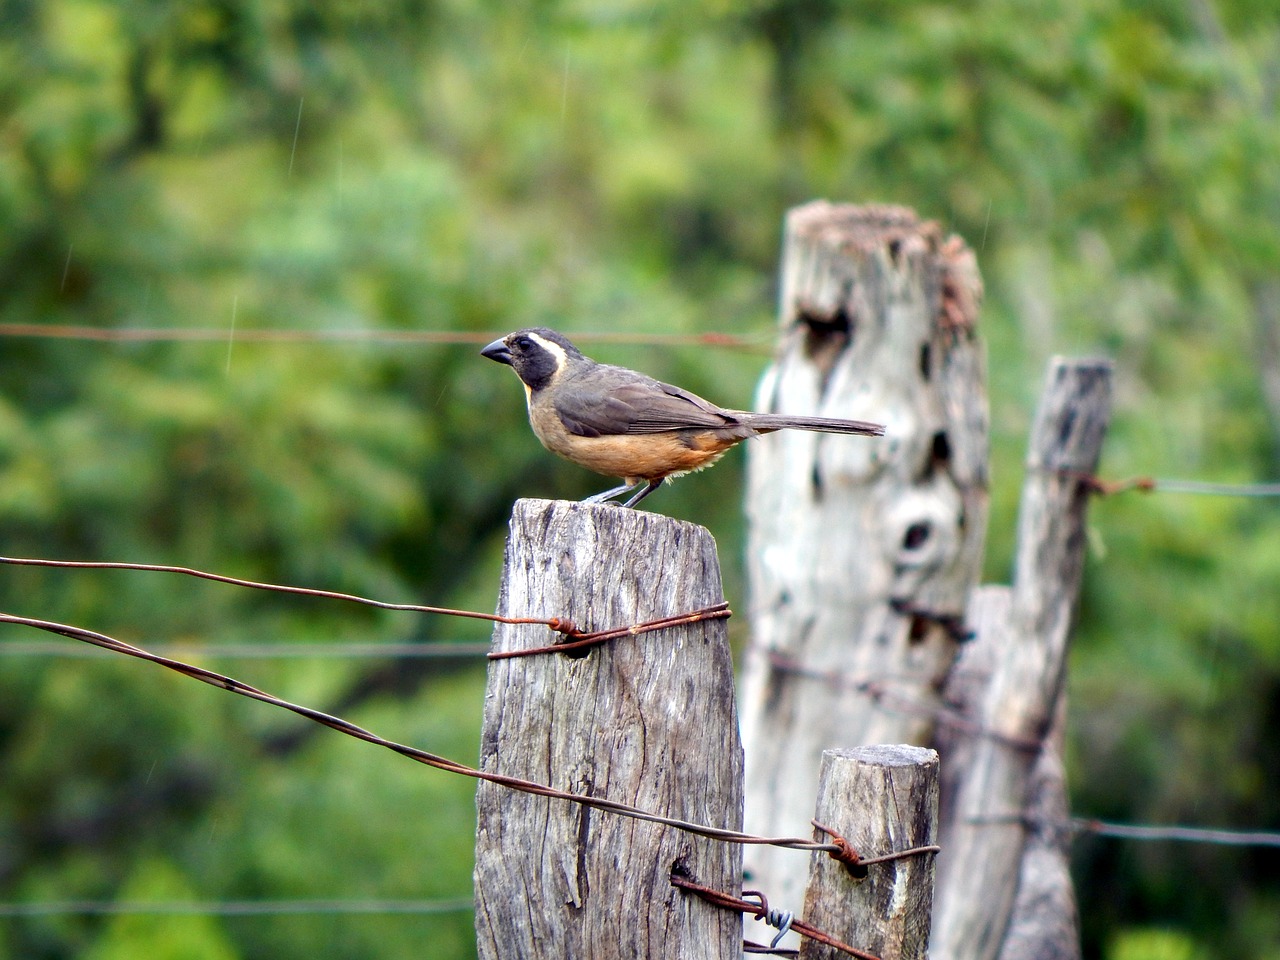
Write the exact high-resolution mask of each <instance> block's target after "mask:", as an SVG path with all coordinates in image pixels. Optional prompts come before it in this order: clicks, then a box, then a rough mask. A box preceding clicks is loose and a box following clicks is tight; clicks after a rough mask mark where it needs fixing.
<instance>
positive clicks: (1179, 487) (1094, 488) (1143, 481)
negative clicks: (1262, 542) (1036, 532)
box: [1067, 471, 1280, 497]
mask: <svg viewBox="0 0 1280 960" xmlns="http://www.w3.org/2000/svg"><path fill="white" fill-rule="evenodd" d="M1067 472H1068V473H1076V475H1077V476H1078V477H1079V478H1080V482H1081V483H1083V484H1084V485H1085V486H1086V487H1088V488H1089V490H1090V492H1092V493H1095V494H1097V495H1098V496H1102V497H1110V496H1114V495H1115V494H1118V493H1128V492H1130V491H1138V492H1139V493H1189V494H1197V495H1201V496H1209V497H1280V483H1217V482H1214V481H1211V480H1172V479H1160V478H1157V477H1145V476H1144V477H1127V478H1125V479H1123V480H1103V479H1102V478H1100V477H1096V476H1094V475H1093V474H1086V473H1077V472H1076V471H1067Z"/></svg>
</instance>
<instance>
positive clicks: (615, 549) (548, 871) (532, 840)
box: [475, 500, 803, 960]
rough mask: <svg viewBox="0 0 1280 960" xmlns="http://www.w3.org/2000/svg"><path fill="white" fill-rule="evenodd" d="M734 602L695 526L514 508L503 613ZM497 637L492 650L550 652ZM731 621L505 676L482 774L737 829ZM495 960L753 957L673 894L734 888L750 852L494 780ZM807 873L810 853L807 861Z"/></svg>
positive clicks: (491, 906)
mask: <svg viewBox="0 0 1280 960" xmlns="http://www.w3.org/2000/svg"><path fill="white" fill-rule="evenodd" d="M720 600H721V583H720V568H719V561H718V559H717V557H716V551H715V542H714V541H713V540H712V538H711V535H710V534H709V533H708V532H707V531H706V530H705V529H703V528H702V527H699V526H695V525H693V524H690V523H685V522H682V521H678V520H672V519H669V518H667V517H662V516H659V515H656V514H652V513H647V512H643V511H638V510H623V509H620V508H618V507H616V506H611V505H593V504H570V503H563V502H551V501H544V500H521V501H519V502H517V504H516V506H515V510H514V513H513V515H512V519H511V536H510V539H509V541H508V543H507V552H506V561H505V570H504V575H503V581H502V593H501V596H500V598H499V601H498V612H499V613H501V614H505V615H510V616H545V617H552V616H557V617H568V618H570V619H572V620H573V621H574V622H575V623H577V624H578V625H579V626H580V627H581V628H583V629H587V630H593V629H604V628H611V627H617V626H627V625H631V624H635V623H640V622H643V621H646V620H653V619H657V618H659V617H663V616H668V615H673V614H679V613H685V612H689V611H693V610H698V609H702V608H705V607H707V606H710V605H712V604H714V603H716V602H718V601H720ZM548 634H549V631H548V630H547V629H546V628H545V627H536V626H502V625H500V626H498V627H497V629H496V630H495V631H494V642H493V645H494V649H495V650H496V651H508V650H514V649H521V648H529V647H535V646H542V645H544V644H547V643H548V642H550V641H551V637H550V636H549V635H548ZM733 694H734V689H733V676H732V664H731V659H730V653H729V648H728V643H727V639H726V629H725V624H724V621H723V620H708V621H703V622H699V623H696V624H690V625H685V626H678V627H671V628H664V629H663V630H661V631H657V632H653V633H646V634H641V635H639V636H631V637H626V638H623V639H620V640H617V641H613V642H611V643H609V644H607V645H605V646H601V647H597V648H594V649H592V650H591V651H590V652H588V653H586V654H585V655H582V656H577V657H571V656H568V655H563V654H550V655H541V656H536V657H524V658H518V659H511V660H498V661H493V662H492V663H491V666H490V670H489V680H488V687H487V690H486V694H485V711H484V733H483V741H482V746H481V766H482V768H483V769H484V770H486V771H490V772H498V773H503V774H508V775H513V776H518V777H522V778H526V779H530V780H534V781H537V782H539V783H543V784H548V785H550V786H553V787H556V788H559V789H563V790H570V791H573V792H576V793H580V794H588V795H591V796H596V797H605V798H609V799H613V800H618V801H622V802H625V803H628V804H632V805H635V806H638V807H641V808H643V809H645V810H649V811H652V812H655V813H658V814H662V815H665V816H671V817H676V818H680V819H686V820H691V821H696V822H699V823H703V824H708V825H711V826H715V827H724V828H729V829H740V828H741V822H742V748H741V745H740V742H739V738H738V727H737V717H736V712H735V704H734V696H733ZM476 805H477V808H478V820H479V823H478V832H477V839H476V868H475V889H476V930H477V942H478V949H479V955H480V957H482V958H499V957H501V958H503V960H510V958H534V957H539V958H555V960H563V958H570V960H573V958H581V960H588V958H590V960H612V958H623V957H636V958H639V957H676V958H690V960H694V958H698V960H701V958H712V960H719V958H729V957H734V958H737V957H740V956H741V953H742V925H741V918H740V917H739V916H738V915H737V914H735V913H731V912H728V911H725V910H722V909H719V908H716V907H713V906H711V905H709V904H707V903H705V902H703V901H702V900H699V899H698V898H696V897H691V896H688V895H687V894H685V893H684V892H682V891H680V890H677V889H675V888H673V887H672V886H671V884H670V882H669V876H670V872H671V868H672V865H673V864H674V863H675V861H676V860H677V859H682V860H683V861H684V863H685V865H686V866H687V868H688V870H689V871H690V872H691V873H692V874H693V875H694V876H695V877H696V878H697V879H698V880H699V881H700V882H702V883H705V884H708V885H711V886H716V887H717V888H719V889H722V890H725V891H727V892H730V893H736V892H737V891H738V890H739V889H740V887H741V848H740V847H738V846H737V845H735V844H729V843H722V842H718V841H712V840H704V839H701V838H698V837H694V836H691V835H689V834H686V833H683V832H680V831H678V830H676V829H674V828H671V827H665V826H660V825H655V824H651V823H645V822H640V821H636V820H631V819H624V818H622V817H620V816H617V815H615V814H611V813H608V812H603V811H593V810H589V809H587V808H585V807H582V806H579V805H577V804H574V803H570V802H566V801H563V800H558V799H550V798H545V797H538V796H531V795H528V794H523V793H516V792H513V791H511V790H509V789H506V788H504V787H499V786H495V785H492V784H488V783H481V784H480V786H479V787H478V789H477V791H476ZM798 859H803V858H798Z"/></svg>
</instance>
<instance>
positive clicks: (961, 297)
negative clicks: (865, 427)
mask: <svg viewBox="0 0 1280 960" xmlns="http://www.w3.org/2000/svg"><path fill="white" fill-rule="evenodd" d="M782 270H783V274H782V297H781V307H780V309H781V317H780V322H781V327H782V344H783V345H782V349H781V351H780V355H779V357H778V359H777V361H776V363H775V364H774V366H773V367H772V368H771V369H770V371H769V372H768V373H767V374H766V376H765V378H764V380H763V382H762V384H761V386H760V389H759V393H758V399H757V404H756V406H757V409H760V410H766V411H785V412H788V413H800V414H818V415H823V416H835V417H840V416H846V417H855V418H859V419H869V420H876V421H881V422H884V423H886V424H887V425H888V433H887V436H886V437H885V438H883V439H876V440H866V439H861V438H848V437H832V436H825V435H820V434H812V433H800V432H798V431H796V432H792V431H784V432H782V433H779V434H775V435H772V436H769V437H764V438H761V439H760V440H759V441H754V442H753V443H752V444H751V448H750V459H749V474H748V497H747V513H748V517H749V521H750V530H749V552H748V574H749V578H750V588H751V614H752V638H751V642H750V646H749V648H748V650H747V652H746V655H745V658H744V674H743V679H742V683H741V688H742V722H743V739H744V742H745V743H746V745H747V786H746V790H747V827H748V829H749V830H751V831H752V832H755V833H767V834H771V835H778V834H784V835H793V834H795V833H797V832H799V831H803V830H805V829H806V827H807V823H808V819H809V812H810V811H811V810H812V804H813V796H814V791H815V789H816V787H817V780H818V768H819V763H820V760H821V756H822V751H823V750H824V749H826V748H829V747H833V746H858V745H862V744H874V743H906V742H916V743H920V742H925V740H926V739H927V737H928V735H929V733H930V730H931V728H932V714H933V711H934V708H935V707H936V705H937V689H938V685H939V683H940V681H941V678H942V677H943V676H944V675H945V673H946V671H947V669H948V668H949V667H950V664H951V660H952V658H953V655H954V649H955V638H954V630H952V629H950V627H951V626H954V625H956V624H958V622H959V620H960V618H962V616H963V613H964V608H965V603H966V599H967V596H968V592H969V590H970V589H971V587H972V586H973V585H974V583H975V582H976V581H977V578H978V575H979V572H980V566H981V557H982V548H983V537H984V534H985V530H986V515H987V473H986V471H987V404H986V396H985V374H984V364H985V360H984V356H983V348H982V345H981V343H980V342H979V341H978V339H977V337H976V334H975V332H974V323H975V319H976V312H977V304H978V300H979V299H980V296H981V283H980V281H979V279H978V276H977V268H976V266H975V264H974V260H973V257H972V254H971V253H970V252H969V251H968V249H967V248H966V247H965V246H964V245H963V243H962V242H961V241H959V240H958V239H956V238H950V239H944V237H943V235H942V233H941V231H940V229H939V228H938V226H937V225H936V224H934V223H927V222H921V221H919V220H918V219H917V218H916V217H915V215H914V214H913V213H911V212H910V211H908V210H904V209H902V208H896V207H890V208H885V207H865V208H864V207H848V206H834V205H831V204H827V203H824V202H818V203H812V204H808V205H806V206H803V207H799V208H797V209H795V210H792V211H791V212H790V214H789V215H788V218H787V227H786V239H785V249H784V254H783V266H782ZM949 618H950V619H949ZM746 862H747V868H748V873H749V876H750V877H751V880H752V882H753V883H756V884H759V885H762V886H764V887H765V888H766V889H767V890H768V893H769V895H770V897H771V898H774V899H776V900H778V901H779V905H785V903H786V902H787V901H790V902H791V903H792V904H794V903H796V902H798V901H799V898H800V896H801V893H802V891H803V889H804V883H805V865H804V863H803V862H802V861H801V862H797V860H796V859H795V858H794V857H792V856H791V855H790V854H789V853H788V852H785V851H775V850H770V849H763V848H761V849H752V850H749V851H747V853H746Z"/></svg>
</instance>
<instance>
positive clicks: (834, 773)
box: [800, 746, 938, 960]
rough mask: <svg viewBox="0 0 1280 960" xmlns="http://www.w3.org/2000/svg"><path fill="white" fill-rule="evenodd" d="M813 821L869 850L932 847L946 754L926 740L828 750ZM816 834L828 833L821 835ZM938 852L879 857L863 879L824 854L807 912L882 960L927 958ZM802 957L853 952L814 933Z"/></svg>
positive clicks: (813, 875)
mask: <svg viewBox="0 0 1280 960" xmlns="http://www.w3.org/2000/svg"><path fill="white" fill-rule="evenodd" d="M814 819H815V820H816V821H817V822H818V823H821V824H822V825H823V826H826V827H830V828H831V829H833V830H835V831H836V832H837V833H839V834H840V835H841V836H843V837H844V838H845V839H846V840H848V841H849V843H850V844H851V845H852V846H853V848H854V849H855V850H857V851H858V852H859V854H860V855H862V856H864V857H871V856H874V855H878V854H884V853H890V852H892V851H891V850H889V849H887V846H888V845H889V844H892V845H893V848H894V850H907V849H910V848H913V847H923V846H928V845H931V844H933V843H935V842H936V839H935V838H936V835H937V825H938V755H937V753H935V752H934V751H932V750H927V749H925V748H923V747H911V746H874V747H858V748H855V749H853V750H827V751H824V752H823V754H822V773H821V776H820V778H819V784H818V803H817V815H816V816H815V817H814ZM817 839H821V840H829V839H830V838H829V837H827V836H825V835H823V834H821V833H819V834H818V835H817ZM933 861H934V855H933V854H932V853H927V854H919V855H917V856H913V857H909V858H904V859H902V860H894V861H891V862H888V863H879V864H872V865H870V866H868V867H866V873H867V875H866V877H865V878H863V879H855V878H854V877H853V876H852V874H850V872H849V870H848V869H846V867H845V866H844V865H843V864H841V863H838V862H837V861H835V860H833V859H832V858H831V857H830V856H829V855H827V854H825V853H814V854H813V857H812V859H811V861H810V865H809V885H808V889H807V890H806V891H805V898H804V914H803V916H804V919H805V921H806V922H807V923H811V924H813V925H814V926H815V927H818V928H819V929H821V930H823V931H824V932H826V933H829V934H831V935H832V936H833V937H835V938H836V939H837V940H840V941H843V942H844V943H847V944H849V945H850V946H853V947H857V948H858V949H859V950H865V951H868V952H870V953H872V954H875V955H876V956H878V957H881V958H882V960H924V958H925V957H926V956H927V955H928V946H929V915H930V911H931V910H932V908H933V876H934V867H933ZM800 956H801V957H802V958H803V960H837V958H840V957H844V956H845V955H844V954H843V953H841V952H839V951H837V950H836V949H835V948H833V947H829V946H826V945H825V944H822V943H818V942H817V941H814V940H804V941H802V943H801V945H800Z"/></svg>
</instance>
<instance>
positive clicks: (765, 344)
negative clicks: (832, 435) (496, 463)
mask: <svg viewBox="0 0 1280 960" xmlns="http://www.w3.org/2000/svg"><path fill="white" fill-rule="evenodd" d="M506 332H507V331H503V332H502V333H495V332H494V331H489V332H481V331H473V330H387V329H364V330H361V329H339V330H296V329H295V330H289V329H275V330H273V329H267V328H263V327H257V328H252V327H251V328H237V329H236V330H234V331H231V330H230V329H229V328H227V327H91V326H86V325H78V324H60V323H0V337H14V338H32V339H44V340H85V341H90V342H96V343H210V342H212V343H226V342H227V340H229V339H230V340H234V341H237V342H247V343H316V344H322V343H353V342H354V343H368V344H379V343H389V344H404V343H410V344H415V343H416V344H432V345H434V344H443V345H470V344H485V343H488V342H489V341H490V340H492V339H493V338H494V337H495V336H502V334H503V333H506ZM568 333H569V335H570V336H572V337H573V339H574V340H575V341H581V342H584V343H609V344H614V343H616V344H636V345H642V346H643V345H648V346H671V347H685V346H687V347H727V348H733V349H741V350H760V349H768V348H769V347H770V346H771V344H772V342H773V332H772V331H771V330H764V331H761V332H760V333H757V334H732V333H714V332H711V333H626V332H622V331H618V330H596V331H569V332H568Z"/></svg>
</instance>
